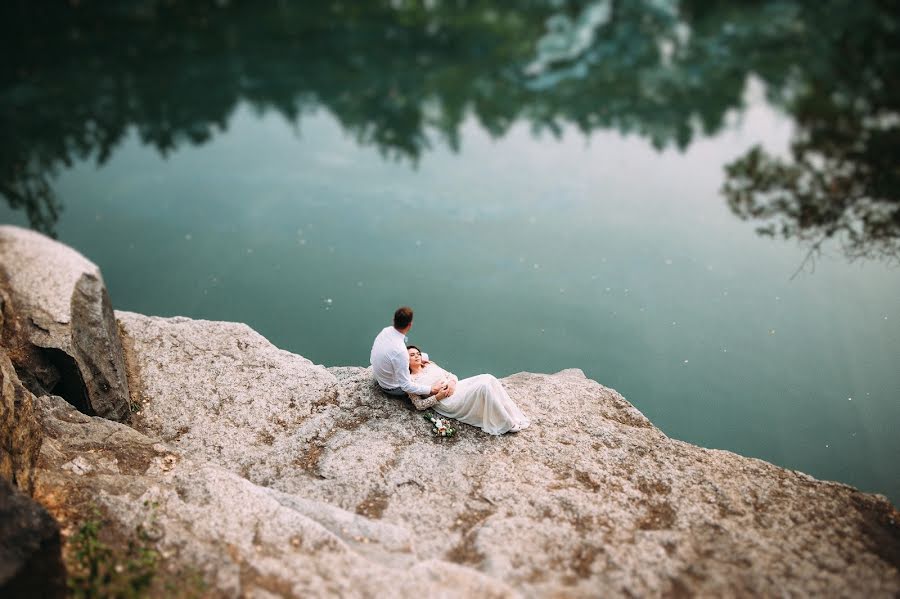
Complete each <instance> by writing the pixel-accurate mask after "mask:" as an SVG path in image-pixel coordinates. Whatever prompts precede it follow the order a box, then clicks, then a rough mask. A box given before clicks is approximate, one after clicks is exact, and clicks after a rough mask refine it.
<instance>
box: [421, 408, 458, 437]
mask: <svg viewBox="0 0 900 599" xmlns="http://www.w3.org/2000/svg"><path fill="white" fill-rule="evenodd" d="M423 417H424V418H425V420H427V421H428V422H429V423H431V434H432V435H436V436H438V437H452V436H453V435H455V434H456V429H455V428H453V427H452V426H450V420H449V419H447V418H441V417H440V416H439V415H437V414H435V413H434V412H426V413H425V415H424V416H423Z"/></svg>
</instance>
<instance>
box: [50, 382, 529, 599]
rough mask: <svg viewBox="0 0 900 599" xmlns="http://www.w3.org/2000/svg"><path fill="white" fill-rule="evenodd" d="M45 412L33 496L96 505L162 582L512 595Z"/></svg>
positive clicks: (251, 592)
mask: <svg viewBox="0 0 900 599" xmlns="http://www.w3.org/2000/svg"><path fill="white" fill-rule="evenodd" d="M39 405H40V409H41V411H42V419H43V422H44V426H45V428H46V440H45V444H44V448H43V450H42V460H41V464H42V468H43V470H42V472H41V477H40V483H39V488H38V490H37V496H38V497H40V498H42V499H43V500H45V501H51V502H54V503H56V504H57V505H63V506H65V505H68V506H71V505H72V504H74V503H78V502H80V503H86V504H92V505H97V506H98V507H99V508H100V509H101V510H102V512H103V514H104V519H105V521H107V523H108V527H109V528H110V529H112V530H115V531H118V534H120V535H122V538H123V539H124V540H123V541H122V543H124V542H127V540H128V539H129V538H137V535H138V531H140V534H141V535H142V536H143V538H147V539H150V540H151V541H152V542H153V544H154V547H155V548H156V550H157V551H158V552H159V554H160V556H161V564H160V566H159V568H158V570H159V572H160V573H161V574H159V575H165V572H167V571H169V570H175V569H187V570H189V571H194V572H199V573H200V574H201V575H202V576H203V577H204V578H205V579H206V580H207V582H208V585H209V586H208V589H207V590H208V592H207V593H206V594H208V595H212V596H225V597H255V596H282V597H286V596H294V597H325V596H333V597H384V596H398V595H399V596H406V597H419V596H436V597H441V596H445V597H447V596H478V597H510V596H513V595H514V594H515V593H514V591H513V590H512V589H511V588H510V587H509V586H508V585H505V584H503V583H502V582H500V581H497V580H494V579H492V578H491V577H489V576H485V575H484V574H481V573H480V572H478V571H476V570H474V569H472V568H470V567H466V566H461V565H457V564H453V563H449V562H446V561H441V560H434V559H428V558H422V557H421V556H420V555H419V554H418V553H417V551H416V548H415V546H414V542H413V539H412V537H411V535H410V533H409V531H408V530H407V529H405V528H404V527H402V526H398V525H396V524H391V523H389V522H384V521H379V520H372V519H369V518H366V517H364V516H361V515H358V514H355V513H353V512H348V511H346V510H342V509H340V508H338V507H335V506H333V505H329V504H324V503H321V502H318V501H315V500H311V499H309V498H307V497H304V496H302V495H301V494H297V493H284V492H280V491H277V490H275V489H272V488H267V487H262V486H259V485H255V484H253V483H251V482H249V481H247V480H246V479H244V478H242V477H240V476H238V475H237V474H235V473H233V472H231V471H229V470H226V469H225V468H222V467H220V466H217V465H214V464H210V463H208V462H206V461H204V460H194V459H191V458H189V457H187V456H186V455H184V454H183V453H181V452H179V451H176V450H174V449H173V448H172V447H171V446H170V445H168V444H166V443H161V442H159V441H158V440H157V439H154V438H152V437H148V436H146V435H143V434H141V433H139V432H137V431H135V430H134V429H132V428H129V427H127V426H125V425H122V424H119V423H116V422H112V421H109V420H105V419H102V418H97V417H90V416H86V415H84V414H82V413H80V412H77V411H76V410H75V409H74V408H73V407H72V406H71V405H70V404H68V403H66V402H65V401H64V400H63V399H62V398H59V397H53V396H44V397H42V398H40V400H39ZM61 509H62V511H65V508H61ZM73 524H77V522H74V523H73ZM176 582H179V581H176Z"/></svg>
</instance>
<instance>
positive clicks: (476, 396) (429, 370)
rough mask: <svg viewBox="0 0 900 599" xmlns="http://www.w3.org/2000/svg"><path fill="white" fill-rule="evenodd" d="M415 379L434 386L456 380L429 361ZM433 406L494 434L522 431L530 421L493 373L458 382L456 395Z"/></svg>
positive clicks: (451, 416) (436, 410)
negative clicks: (443, 381)
mask: <svg viewBox="0 0 900 599" xmlns="http://www.w3.org/2000/svg"><path fill="white" fill-rule="evenodd" d="M412 379H413V380H414V381H416V382H417V383H419V384H422V385H428V386H431V385H434V383H436V382H437V381H441V380H451V379H456V376H455V375H453V374H451V373H449V372H447V371H446V370H444V369H443V368H441V367H440V366H438V365H437V364H435V363H434V362H429V363H428V364H426V365H425V367H424V368H422V370H420V371H419V372H418V373H417V374H414V375H413V376H412ZM432 409H434V411H435V412H437V413H438V414H441V415H442V416H447V417H448V418H455V419H456V420H459V421H460V422H465V423H466V424H471V425H472V426H477V427H479V428H481V430H483V431H484V432H486V433H489V434H491V435H502V434H503V433H505V432H508V431H513V432H516V431H520V430H522V429H523V428H526V427H528V426H529V425H530V424H531V423H530V422H529V420H528V417H527V416H525V414H524V413H523V412H522V410H520V409H519V406H517V405H516V404H515V402H514V401H513V400H512V399H511V398H510V397H509V394H508V393H507V392H506V389H504V388H503V385H501V384H500V381H498V380H497V379H496V378H495V377H493V376H492V375H490V374H479V375H477V376H473V377H469V378H467V379H463V380H461V381H459V382H458V383H457V384H456V391H454V392H453V395H451V396H450V397H447V398H445V399H442V400H441V401H439V402H437V403H436V404H434V405H433V406H432Z"/></svg>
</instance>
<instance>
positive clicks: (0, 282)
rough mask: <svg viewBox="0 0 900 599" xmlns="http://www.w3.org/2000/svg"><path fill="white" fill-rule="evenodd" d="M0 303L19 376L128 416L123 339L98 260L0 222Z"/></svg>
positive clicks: (100, 410)
mask: <svg viewBox="0 0 900 599" xmlns="http://www.w3.org/2000/svg"><path fill="white" fill-rule="evenodd" d="M0 302H2V312H3V315H4V323H3V324H4V326H3V336H2V344H3V345H4V346H5V347H7V349H8V350H9V354H10V357H11V359H12V361H13V363H14V364H15V365H16V369H17V370H18V371H19V373H20V378H22V379H23V383H25V384H26V385H28V386H29V387H30V388H31V390H32V391H34V392H35V393H40V392H42V391H53V392H56V393H62V394H64V395H65V396H66V399H68V400H69V401H70V402H72V403H73V404H74V405H76V406H78V407H79V408H81V409H82V410H83V411H86V412H91V413H95V414H98V415H100V416H103V417H104V418H111V419H113V420H119V421H123V420H127V418H128V416H129V402H128V399H129V393H128V380H127V377H126V374H125V365H124V361H123V354H122V344H121V341H120V339H119V334H118V330H117V328H116V321H115V317H114V316H113V311H112V305H111V303H110V300H109V295H108V294H107V291H106V288H105V287H104V285H103V279H102V277H101V276H100V271H99V269H98V268H97V266H96V265H94V264H93V263H92V262H90V261H89V260H87V259H86V258H85V257H84V256H82V255H81V254H79V253H78V252H76V251H75V250H73V249H71V248H69V247H67V246H65V245H63V244H61V243H58V242H56V241H54V240H52V239H50V238H48V237H45V236H44V235H41V234H40V233H35V232H34V231H29V230H27V229H21V228H18V227H13V226H8V225H4V226H0Z"/></svg>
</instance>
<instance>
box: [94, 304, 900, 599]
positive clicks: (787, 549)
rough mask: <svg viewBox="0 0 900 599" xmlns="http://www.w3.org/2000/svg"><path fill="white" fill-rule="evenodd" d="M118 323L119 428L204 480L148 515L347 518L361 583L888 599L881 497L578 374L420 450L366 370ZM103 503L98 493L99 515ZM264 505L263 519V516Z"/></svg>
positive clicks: (228, 333) (254, 338)
mask: <svg viewBox="0 0 900 599" xmlns="http://www.w3.org/2000/svg"><path fill="white" fill-rule="evenodd" d="M118 316H119V319H120V324H121V327H122V330H123V334H124V336H125V340H126V344H125V345H126V351H127V353H128V363H129V373H130V376H132V377H133V378H132V380H131V384H132V388H133V389H135V390H139V392H140V400H141V401H142V406H143V407H142V413H141V414H140V415H139V417H138V418H137V419H136V421H135V423H134V424H135V426H136V427H137V428H139V429H141V430H143V431H145V432H146V433H148V434H151V435H159V436H161V437H162V438H163V439H164V440H165V441H166V442H168V443H170V444H171V445H172V447H173V448H174V449H176V450H177V451H178V452H182V453H183V455H185V456H187V457H189V458H190V459H191V460H197V461H198V462H200V463H203V462H206V463H208V464H215V465H217V467H218V468H213V466H206V467H204V468H202V469H198V470H192V472H194V475H193V476H189V475H187V474H185V475H183V476H182V478H178V474H177V473H174V471H173V474H172V475H171V476H172V477H173V482H172V483H171V484H173V485H175V489H176V490H174V491H172V490H170V491H166V492H163V491H160V492H161V493H163V495H164V496H165V497H167V498H168V499H166V500H165V501H166V502H169V501H175V497H176V496H177V497H179V498H181V501H184V498H188V499H190V498H199V497H205V498H207V499H205V500H204V501H206V502H207V503H205V504H204V505H207V506H209V507H208V509H211V510H222V511H225V512H227V511H228V509H229V508H227V506H226V504H224V503H222V502H223V501H226V499H224V498H222V497H218V495H217V492H219V491H221V490H222V489H226V488H227V489H230V490H229V491H227V494H229V495H233V496H240V497H242V498H243V499H242V500H241V502H240V503H241V504H250V503H254V504H255V503H257V502H258V501H261V499H258V498H255V497H257V495H256V494H262V495H264V496H265V497H266V498H267V500H268V499H271V500H272V501H274V502H275V503H277V504H278V505H280V506H281V507H282V508H284V507H285V506H286V505H291V506H295V505H299V504H301V503H302V504H303V505H307V506H309V505H314V506H329V507H328V508H327V509H328V510H337V513H340V514H343V516H342V517H343V518H346V517H347V516H346V514H349V513H356V514H357V515H358V517H359V518H361V520H360V521H365V522H369V523H370V524H368V525H367V526H372V527H374V528H373V529H372V530H377V531H378V532H375V533H372V537H371V538H372V539H378V541H377V542H376V543H375V544H376V545H378V546H379V547H380V548H379V549H378V550H377V551H375V552H374V553H375V556H373V555H372V554H371V553H366V552H365V551H361V550H360V549H359V547H356V548H353V549H352V551H353V552H354V553H355V554H356V555H358V556H363V557H364V558H365V561H362V562H356V563H357V566H356V567H359V568H362V569H363V571H369V570H368V569H373V570H372V572H373V574H372V579H373V580H381V579H380V578H379V576H380V575H378V574H375V573H374V572H377V571H379V570H378V568H383V567H387V566H388V565H405V566H408V565H409V564H419V565H418V566H416V567H422V566H421V565H422V564H432V565H433V566H434V567H436V568H438V569H439V570H441V571H442V572H444V573H445V574H446V573H452V572H455V571H456V570H453V569H448V568H449V566H446V565H444V564H445V563H447V562H453V563H455V564H457V565H458V566H457V567H458V568H464V569H465V571H467V572H476V571H477V572H478V573H479V574H480V578H478V580H480V581H481V580H492V581H494V584H496V585H497V587H496V588H497V589H499V590H498V592H509V593H510V594H521V595H524V596H556V595H566V596H594V595H596V594H598V593H599V594H603V595H628V594H638V595H646V594H680V593H688V594H701V595H735V594H737V595H751V594H752V595H781V594H797V595H809V594H828V595H831V594H836V595H842V594H864V595H868V596H885V597H890V596H894V595H896V593H898V592H900V572H898V568H900V527H898V512H897V510H896V509H895V508H894V507H893V506H892V505H891V504H890V502H888V501H887V500H886V499H885V498H883V497H881V496H876V495H869V494H865V493H861V492H859V491H857V490H855V489H853V488H851V487H848V486H845V485H841V484H837V483H829V482H821V481H817V480H815V479H813V478H811V477H809V476H807V475H804V474H801V473H798V472H794V471H789V470H785V469H783V468H779V467H776V466H774V465H772V464H768V463H766V462H762V461H759V460H754V459H750V458H744V457H741V456H738V455H735V454H733V453H730V452H727V451H717V450H709V449H703V448H699V447H696V446H692V445H690V444H687V443H683V442H679V441H676V440H672V439H669V438H667V437H666V436H665V435H664V434H663V433H661V432H660V431H659V430H658V429H656V428H655V427H654V426H653V425H652V424H651V423H650V422H649V421H648V420H647V419H646V418H645V417H644V416H643V415H642V414H641V413H640V412H639V411H638V410H636V409H635V408H634V407H633V406H632V405H631V404H629V403H628V402H627V401H626V400H624V399H623V398H622V397H621V396H620V395H619V394H618V393H616V392H615V391H613V390H611V389H608V388H605V387H603V386H602V385H600V384H598V383H596V382H594V381H591V380H588V379H586V378H585V377H584V375H583V374H582V373H581V372H580V371H577V370H567V371H562V372H560V373H557V374H555V375H537V374H526V373H523V374H518V375H514V376H511V377H508V378H506V379H504V380H503V381H502V382H503V384H504V386H505V387H506V388H507V390H508V391H509V393H510V396H511V397H512V398H513V399H514V400H515V401H516V402H517V403H518V404H519V405H520V406H521V407H522V408H523V410H524V411H525V413H526V414H528V415H529V417H530V418H531V420H532V423H533V424H532V426H531V428H529V429H527V430H525V431H523V432H521V433H519V434H516V435H505V436H503V437H492V436H489V435H485V434H483V433H482V432H481V431H480V430H478V429H474V428H472V427H468V426H465V425H464V426H463V427H462V429H461V431H460V433H459V434H458V436H457V437H455V438H453V439H447V440H438V439H434V438H432V437H430V435H429V433H428V428H427V425H426V424H425V423H424V422H423V421H422V419H421V415H420V414H418V413H416V412H415V411H413V410H411V409H410V407H409V406H408V405H407V404H405V403H404V402H401V401H399V400H395V399H390V398H387V397H386V396H384V395H383V394H381V393H380V392H379V391H377V389H376V388H375V386H374V385H373V383H372V380H371V375H370V373H369V372H368V370H366V369H361V368H335V369H325V368H323V367H320V366H315V365H313V364H311V363H310V362H309V361H307V360H305V359H303V358H301V357H299V356H293V355H291V354H288V353H286V352H283V351H281V350H278V349H277V348H275V347H273V346H271V345H270V344H268V343H267V342H266V341H265V340H264V339H263V338H262V337H260V336H259V335H258V334H257V333H255V332H253V331H252V330H250V329H248V328H246V327H244V326H243V325H231V324H226V323H208V322H202V321H190V320H187V319H181V318H179V319H170V320H166V319H159V318H148V317H143V316H140V315H136V314H129V313H118ZM247 456H250V459H248V458H247ZM221 469H227V470H230V471H231V473H232V474H226V473H223V472H222V470H221ZM235 475H240V476H243V477H246V478H247V479H248V480H249V481H250V482H249V483H247V482H243V481H241V480H240V478H238V477H237V476H235ZM211 477H212V478H214V479H215V480H216V481H217V482H215V483H213V482H212V481H211V480H210V478H211ZM175 479H177V481H175ZM250 483H255V485H258V486H254V485H250ZM166 493H168V495H167V494H166ZM172 493H174V495H173V494H172ZM115 495H117V494H116V493H105V494H104V497H106V498H107V499H106V500H107V503H109V505H110V506H113V503H115V502H113V501H112V500H111V499H110V498H111V497H113V496H115ZM132 499H133V497H131V496H129V498H126V499H123V500H121V501H120V503H121V504H122V505H134V502H133V500H132ZM198 501H199V499H198ZM292 502H293V503H292ZM297 502H299V503H297ZM259 505H263V504H262V503H260V504H259ZM272 505H273V507H271V508H268V507H267V508H265V509H264V510H263V511H265V512H266V513H271V514H273V515H276V514H278V513H279V509H281V508H275V507H274V504H272ZM116 509H118V508H115V509H114V511H115V510H116ZM324 509H325V508H324V507H318V508H310V509H309V511H307V512H304V513H306V515H307V516H309V515H310V514H315V513H324ZM120 511H121V510H120ZM176 511H177V510H176ZM117 513H118V512H117ZM123 517H124V516H123ZM273 517H274V516H273ZM280 517H281V516H277V518H280ZM292 517H293V516H292ZM236 521H237V522H240V524H239V525H238V528H239V529H241V530H243V531H244V534H249V530H250V529H251V528H253V529H254V530H256V529H260V527H262V528H261V530H264V531H268V530H269V528H268V524H266V523H263V522H261V521H259V520H254V517H253V516H252V515H250V514H249V513H248V512H247V511H246V510H245V511H242V512H239V513H238V515H237V517H236ZM254 521H256V522H257V524H253V523H254ZM279 521H280V520H279ZM319 524H322V522H321V521H320V522H319ZM229 526H230V525H229ZM229 526H225V524H224V523H223V524H222V528H223V530H222V531H221V534H222V535H226V536H227V534H232V533H231V532H226V530H225V529H228V528H229ZM323 526H325V525H324V524H323ZM359 526H362V525H359ZM254 527H255V528H254ZM380 527H388V528H386V529H383V528H380ZM325 528H328V526H325ZM175 529H177V527H175V528H173V530H175ZM196 529H197V527H194V532H193V533H187V532H185V533H177V534H174V536H175V537H179V536H184V535H187V536H188V537H189V536H190V534H195V532H196ZM185 530H187V528H185ZM329 530H331V529H329ZM357 530H361V529H359V528H358V529H357ZM386 530H389V531H390V532H385V531H386ZM332 532H334V531H333V530H332ZM233 534H236V535H239V533H238V531H234V532H233ZM260 534H263V537H258V538H264V539H265V538H270V537H266V536H265V535H266V534H269V533H267V532H265V533H260ZM272 534H274V533H272ZM366 534H368V533H366ZM359 536H360V537H361V538H363V539H368V538H370V537H368V536H366V535H364V534H361V535H359ZM229 538H230V537H229ZM304 538H306V537H304ZM173 542H174V541H173ZM183 542H184V543H187V541H183ZM222 542H226V541H224V537H223V540H222ZM235 542H236V541H234V540H231V541H227V543H230V544H234V543H235ZM342 542H346V537H344V539H343V541H342ZM406 543H408V544H409V547H410V549H409V551H408V552H406V553H404V550H403V548H404V547H405V546H406ZM187 544H189V543H187ZM263 545H265V546H269V547H270V548H269V549H265V548H264V549H262V550H260V553H261V554H262V555H264V556H266V557H265V558H264V557H259V558H257V559H256V560H253V559H250V562H249V563H250V564H253V568H255V570H254V571H255V572H257V573H258V572H263V571H266V572H269V570H266V569H265V567H264V566H262V563H263V562H264V561H265V560H266V559H275V560H276V561H277V560H279V559H286V558H284V556H283V555H281V554H282V553H283V552H282V550H280V549H272V547H271V545H269V544H268V542H266V543H263ZM276 545H277V543H276ZM348 547H349V546H348ZM363 547H365V545H363ZM200 554H202V551H201V552H200V553H199V554H196V555H200ZM192 555H195V554H192ZM196 555H195V556H194V557H192V558H191V559H194V560H197V559H200V558H198V557H196ZM354 559H356V558H354ZM385 560H387V563H385ZM435 564H439V565H435ZM273 567H274V566H273ZM297 567H300V566H299V565H298V566H297ZM429 567H431V566H429ZM278 568H280V566H279V567H278ZM278 568H276V569H275V570H271V571H272V572H276V571H277V572H279V573H281V574H279V575H278V578H279V580H287V581H288V582H290V584H291V585H296V584H307V582H305V581H309V580H318V582H317V583H316V584H319V585H326V586H319V587H316V588H318V589H320V590H327V589H331V590H333V591H334V592H335V593H343V592H344V591H347V592H350V590H351V589H352V592H353V593H356V594H359V595H366V594H367V593H366V591H365V589H364V588H362V587H359V586H357V585H356V583H355V582H354V583H353V584H351V585H350V586H348V587H340V588H338V587H334V588H333V589H332V588H331V587H327V585H328V584H338V583H339V580H335V579H333V578H332V576H333V575H334V571H333V570H329V569H328V567H320V566H316V567H314V568H312V569H310V568H308V567H300V570H292V569H291V568H288V569H287V570H284V571H283V570H280V569H278ZM291 572H293V574H291ZM447 575H450V574H447ZM229 576H231V575H229ZM235 576H237V577H238V578H241V576H242V575H240V574H237V575H235ZM254 576H256V575H255V574H254V575H251V576H250V578H251V579H252V578H253V577H254ZM282 576H283V577H286V578H282ZM345 576H349V575H348V574H345ZM462 578H465V576H463V577H462ZM452 579H453V580H454V581H456V582H454V583H453V584H451V587H450V588H451V589H453V590H458V587H457V586H454V585H458V584H461V583H459V582H458V580H459V577H456V576H455V575H453V578H452ZM229 580H232V578H229ZM234 580H236V579H234ZM241 580H243V578H241ZM298 581H304V582H302V583H300V582H298ZM217 584H218V585H219V587H218V588H220V589H228V590H229V592H237V591H236V589H238V588H241V589H243V590H246V589H245V588H244V587H243V586H241V585H243V582H235V583H231V582H225V581H219V582H217ZM485 584H486V583H485ZM235 585H237V586H235ZM279 588H283V589H286V588H288V587H279ZM290 588H291V589H292V592H294V590H296V589H297V588H300V589H305V590H309V589H310V588H312V587H303V586H301V587H295V586H290ZM504 588H506V589H511V590H508V591H502V589H504ZM269 590H271V589H269Z"/></svg>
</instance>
